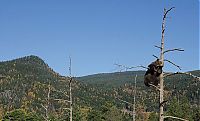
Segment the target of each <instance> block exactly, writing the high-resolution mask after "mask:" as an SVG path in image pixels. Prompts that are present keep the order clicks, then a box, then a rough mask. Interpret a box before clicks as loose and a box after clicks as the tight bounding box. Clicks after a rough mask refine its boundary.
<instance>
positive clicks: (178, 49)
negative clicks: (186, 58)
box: [163, 48, 184, 53]
mask: <svg viewBox="0 0 200 121" xmlns="http://www.w3.org/2000/svg"><path fill="white" fill-rule="evenodd" d="M171 51H184V50H183V49H181V48H174V49H170V50H165V51H164V52H163V53H167V52H171Z"/></svg>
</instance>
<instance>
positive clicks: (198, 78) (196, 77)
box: [164, 72, 200, 81]
mask: <svg viewBox="0 0 200 121" xmlns="http://www.w3.org/2000/svg"><path fill="white" fill-rule="evenodd" d="M176 74H185V75H189V76H191V77H193V78H195V79H197V80H199V81H200V77H198V76H195V75H193V74H191V73H187V72H176V73H170V74H166V75H164V77H168V76H172V75H176Z"/></svg>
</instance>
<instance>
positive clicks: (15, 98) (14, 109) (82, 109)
mask: <svg viewBox="0 0 200 121" xmlns="http://www.w3.org/2000/svg"><path fill="white" fill-rule="evenodd" d="M144 73H145V71H128V72H116V73H105V74H95V75H89V76H84V77H75V78H73V84H72V95H73V119H74V120H76V121H78V120H80V121H84V120H88V121H108V119H109V120H111V121H129V120H131V115H132V113H131V111H132V106H131V105H129V104H128V103H124V102H122V101H121V100H124V101H127V102H130V103H132V102H133V92H134V90H135V89H134V88H133V87H134V78H135V75H136V74H137V76H138V77H137V88H136V118H137V120H152V121H155V120H156V118H157V114H156V112H158V109H159V95H158V92H157V91H156V90H155V89H154V88H151V87H146V86H145V85H144V83H143V75H144ZM191 73H192V74H194V75H196V76H200V71H199V70H196V71H192V72H191ZM0 75H1V76H0V77H1V79H0V84H1V86H0V114H1V115H0V118H1V119H9V118H16V117H17V116H18V115H20V117H22V118H23V117H24V118H27V119H31V120H44V119H45V118H47V117H48V119H49V120H50V119H51V120H69V111H68V110H66V108H69V103H68V102H66V101H64V100H68V96H66V95H69V83H68V81H69V78H68V77H63V76H60V75H59V74H58V73H56V72H54V71H53V70H52V69H51V68H50V67H49V66H48V65H47V64H46V63H45V62H44V61H43V60H42V59H40V58H39V57H37V56H27V57H23V58H19V59H15V60H11V61H6V62H0ZM199 85H200V82H199V81H196V80H195V79H193V78H191V77H190V76H187V75H175V76H171V77H167V78H166V79H165V99H167V100H168V101H167V105H166V106H165V112H166V113H169V114H173V115H179V117H180V116H181V117H183V118H186V119H190V120H195V121H197V119H199V118H200V94H199V93H200V86H199ZM48 94H49V98H48ZM57 99H63V100H59V101H58V100H57ZM45 107H48V109H47V110H45ZM174 109H176V110H174ZM153 112H154V113H153ZM47 114H48V116H47ZM111 117H112V118H111Z"/></svg>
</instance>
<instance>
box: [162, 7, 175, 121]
mask: <svg viewBox="0 0 200 121" xmlns="http://www.w3.org/2000/svg"><path fill="white" fill-rule="evenodd" d="M173 8H174V7H172V8H170V9H169V10H166V9H164V15H163V20H162V33H161V34H162V38H161V47H160V50H161V51H160V61H161V62H162V66H163V67H164V53H165V52H166V51H164V35H165V22H166V17H167V13H168V12H169V11H170V10H171V9H173ZM168 51H169V50H168ZM170 51H171V50H170ZM163 78H164V76H163V72H162V73H161V74H160V104H162V103H163V101H164V79H163ZM163 107H164V104H162V105H160V121H164V114H163V113H164V111H163Z"/></svg>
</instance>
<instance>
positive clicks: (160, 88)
mask: <svg viewBox="0 0 200 121" xmlns="http://www.w3.org/2000/svg"><path fill="white" fill-rule="evenodd" d="M173 8H174V7H172V8H170V9H168V10H167V9H164V15H163V19H162V31H161V46H156V45H155V47H156V48H158V49H160V57H157V56H155V55H153V56H154V57H155V58H157V59H159V60H160V61H161V62H162V64H163V65H162V66H163V67H164V62H168V63H170V64H172V65H173V66H175V67H177V68H178V69H179V70H181V67H180V66H179V65H177V64H175V63H173V62H172V61H170V60H167V59H165V58H164V54H165V53H168V52H173V51H184V50H183V49H181V48H173V49H169V50H165V49H164V35H165V23H166V18H167V14H168V13H169V12H170V11H171V10H172V9H173ZM115 65H117V66H118V67H120V68H121V70H120V71H122V70H126V71H127V70H128V69H133V68H138V67H141V68H145V69H148V67H145V66H142V65H140V66H136V67H127V66H124V65H120V64H115ZM176 74H186V75H189V76H191V77H193V78H195V79H197V80H199V81H200V77H198V76H195V75H192V74H191V73H185V72H175V73H169V74H165V73H164V72H163V71H162V73H161V74H160V76H159V82H160V85H159V86H155V85H153V84H149V85H150V86H152V87H154V88H156V89H157V90H158V91H159V94H160V101H159V108H160V109H159V110H160V113H159V121H164V119H165V118H173V119H179V120H183V121H187V120H186V119H183V118H179V117H174V116H164V111H163V108H164V105H165V103H166V101H165V100H164V78H165V77H168V76H172V75H176Z"/></svg>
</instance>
